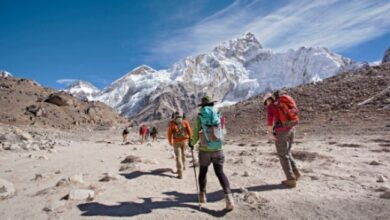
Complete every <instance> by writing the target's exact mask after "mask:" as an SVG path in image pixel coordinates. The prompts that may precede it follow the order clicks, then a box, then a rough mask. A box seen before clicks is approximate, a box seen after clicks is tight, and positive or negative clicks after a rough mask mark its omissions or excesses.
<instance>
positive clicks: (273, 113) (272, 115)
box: [267, 104, 291, 132]
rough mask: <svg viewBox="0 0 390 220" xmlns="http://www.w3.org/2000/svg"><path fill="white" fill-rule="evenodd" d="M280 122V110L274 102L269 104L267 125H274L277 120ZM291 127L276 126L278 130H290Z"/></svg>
mask: <svg viewBox="0 0 390 220" xmlns="http://www.w3.org/2000/svg"><path fill="white" fill-rule="evenodd" d="M278 121H279V122H280V119H279V114H278V111H277V110H276V107H275V105H274V104H270V105H268V106H267V125H268V126H274V125H275V123H276V122H278ZM290 129H291V127H276V128H275V131H276V132H283V131H289V130H290Z"/></svg>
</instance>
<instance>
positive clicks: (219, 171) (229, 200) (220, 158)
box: [212, 151, 234, 211]
mask: <svg viewBox="0 0 390 220" xmlns="http://www.w3.org/2000/svg"><path fill="white" fill-rule="evenodd" d="M224 161H225V155H224V154H223V152H222V151H219V152H215V153H213V157H212V162H213V167H214V171H215V174H216V175H217V177H218V180H219V183H220V184H221V186H222V189H223V192H224V193H225V202H226V210H228V211H231V210H233V209H234V199H233V196H232V192H231V190H230V184H229V180H228V178H227V177H226V175H225V173H224V172H223V164H224Z"/></svg>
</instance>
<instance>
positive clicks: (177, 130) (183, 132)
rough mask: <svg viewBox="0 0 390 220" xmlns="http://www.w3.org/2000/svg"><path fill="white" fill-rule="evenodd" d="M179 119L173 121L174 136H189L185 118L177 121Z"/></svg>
mask: <svg viewBox="0 0 390 220" xmlns="http://www.w3.org/2000/svg"><path fill="white" fill-rule="evenodd" d="M176 120H177V119H175V120H173V121H172V122H171V126H172V135H173V138H175V139H176V138H187V137H188V134H187V127H186V126H184V122H183V120H179V121H176Z"/></svg>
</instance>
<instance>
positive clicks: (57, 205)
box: [43, 200, 66, 212]
mask: <svg viewBox="0 0 390 220" xmlns="http://www.w3.org/2000/svg"><path fill="white" fill-rule="evenodd" d="M65 205H66V202H65V201H63V200H53V201H50V202H48V203H47V204H46V205H45V207H44V208H43V211H45V212H54V211H57V210H58V209H61V208H63V207H65Z"/></svg>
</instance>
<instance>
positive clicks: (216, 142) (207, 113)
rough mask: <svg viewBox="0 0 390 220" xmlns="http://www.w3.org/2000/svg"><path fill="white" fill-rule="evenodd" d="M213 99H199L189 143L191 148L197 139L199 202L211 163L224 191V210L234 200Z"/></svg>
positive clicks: (204, 193)
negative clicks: (197, 112)
mask: <svg viewBox="0 0 390 220" xmlns="http://www.w3.org/2000/svg"><path fill="white" fill-rule="evenodd" d="M214 103H215V101H212V99H211V97H209V96H205V97H203V98H202V99H201V104H200V105H199V106H200V110H199V114H198V117H197V119H196V124H195V126H194V132H193V135H192V138H191V141H190V143H189V147H190V148H191V150H193V149H194V146H195V144H196V143H197V142H198V140H199V142H200V143H199V179H198V181H199V186H200V187H199V188H200V192H199V202H200V203H206V202H207V199H206V183H207V170H208V168H209V166H210V164H211V163H212V164H213V167H214V172H215V174H216V175H217V177H218V180H219V183H220V184H221V186H222V189H223V192H224V193H225V200H226V210H227V211H231V210H233V208H234V200H233V196H232V192H231V189H230V184H229V180H228V178H227V177H226V175H225V173H224V171H223V165H224V161H225V155H224V153H223V150H222V146H223V132H222V128H221V118H220V115H219V113H218V112H217V109H216V108H215V107H214Z"/></svg>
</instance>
